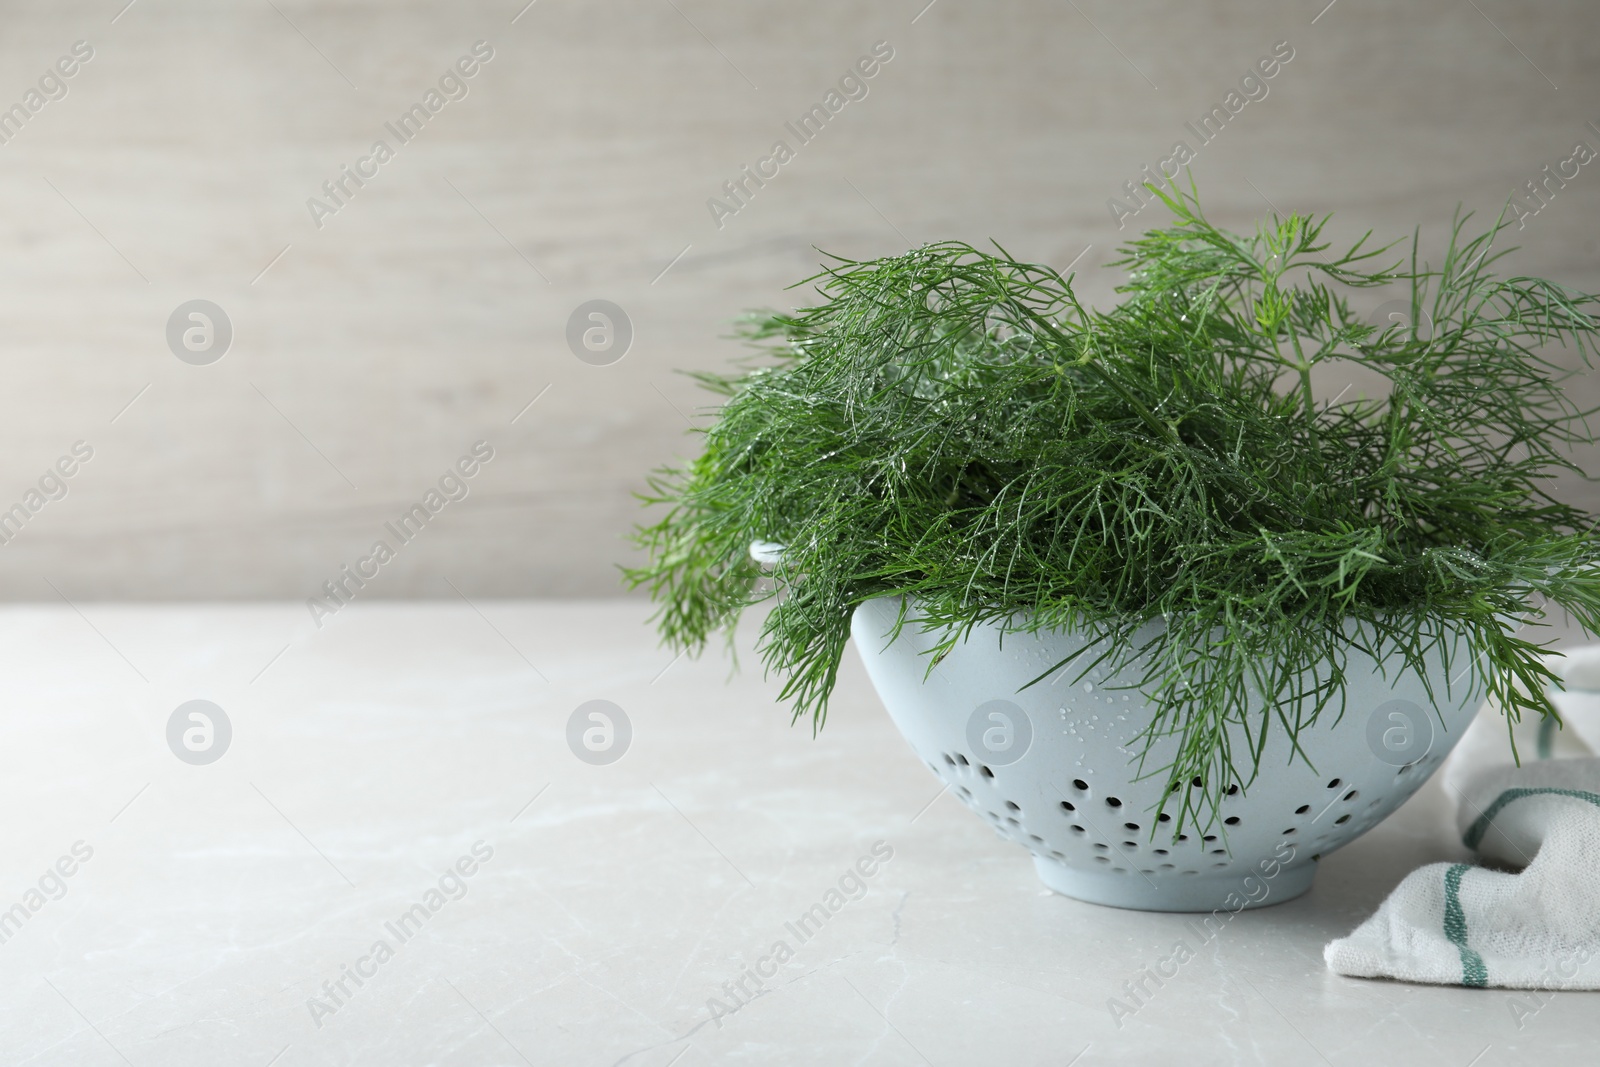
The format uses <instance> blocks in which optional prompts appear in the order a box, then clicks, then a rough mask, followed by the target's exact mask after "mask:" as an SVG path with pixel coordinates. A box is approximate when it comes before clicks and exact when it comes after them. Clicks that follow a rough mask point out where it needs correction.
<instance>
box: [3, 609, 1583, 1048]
mask: <svg viewBox="0 0 1600 1067" xmlns="http://www.w3.org/2000/svg"><path fill="white" fill-rule="evenodd" d="M645 614H646V612H645V610H644V608H643V606H642V605H639V604H637V603H629V602H612V603H582V602H575V603H522V602H504V601H502V602H494V601H478V602H476V603H475V604H465V603H461V602H459V601H458V602H456V603H454V604H449V603H436V604H427V605H421V604H381V603H374V604H355V605H352V606H351V607H350V608H349V609H348V610H346V611H343V612H341V613H340V614H339V615H338V616H337V617H335V618H334V619H332V620H331V621H328V623H327V625H326V626H325V627H324V628H323V629H322V630H320V631H318V630H316V629H315V628H314V627H313V626H312V624H311V622H310V620H309V618H308V616H307V615H306V613H305V610H304V608H303V607H302V606H299V605H292V604H275V605H250V606H234V607H226V606H195V605H188V606H160V607H149V606H108V605H98V604H79V605H77V606H76V607H68V606H55V607H11V608H7V609H5V610H3V611H0V657H3V661H4V668H5V673H4V676H5V677H6V679H7V681H8V684H7V687H6V689H7V694H8V697H9V707H8V709H7V714H6V715H5V716H4V720H3V731H4V733H3V738H0V810H4V811H5V813H6V815H7V819H6V823H7V833H6V838H5V842H6V847H5V848H4V849H3V850H0V936H4V938H5V940H4V941H3V943H0V1061H3V1062H4V1063H7V1064H29V1065H36V1064H74V1065H78V1064H84V1065H98V1064H106V1065H113V1064H119V1063H126V1064H132V1065H134V1067H146V1065H157V1064H161V1065H166V1064H172V1065H189V1064H195V1065H207V1067H210V1065H215V1064H244V1065H252V1067H263V1065H266V1064H269V1063H272V1064H276V1065H278V1067H299V1065H309V1064H342V1063H368V1064H384V1065H390V1064H524V1063H526V1064H540V1065H543V1064H559V1065H580V1064H627V1065H630V1067H665V1065H667V1064H676V1065H678V1067H697V1065H700V1064H710V1063H749V1064H779V1063H783V1064H787V1063H808V1064H828V1065H837V1064H922V1063H929V1064H937V1065H940V1067H944V1065H947V1064H949V1065H956V1064H977V1063H985V1064H1005V1065H1012V1064H1028V1065H1034V1064H1037V1065H1047V1064H1049V1065H1058V1067H1060V1065H1066V1064H1072V1063H1076V1064H1078V1065H1080V1067H1092V1065H1096V1064H1104V1063H1149V1064H1162V1065H1168V1064H1184V1065H1188V1067H1200V1065H1205V1064H1233V1063H1242V1064H1282V1063H1300V1064H1316V1063H1328V1064H1337V1065H1344V1064H1351V1065H1355V1064H1369V1063H1380V1062H1387V1063H1406V1064H1439V1065H1443V1067H1468V1065H1469V1064H1473V1065H1476V1067H1497V1065H1502V1064H1513V1063H1569V1062H1570V1063H1575V1062H1593V1059H1594V1056H1595V1048H1596V1045H1597V1042H1600V1021H1597V1011H1596V1009H1597V1008H1600V998H1597V997H1596V996H1594V995H1590V994H1578V993H1563V994H1556V995H1553V996H1547V997H1545V998H1543V1004H1542V1006H1541V1007H1539V1010H1537V1011H1536V1012H1535V1013H1533V1014H1531V1015H1528V1014H1527V1013H1526V1012H1524V1013H1523V1017H1522V1018H1521V1019H1520V1026H1519V1019H1518V1013H1516V1012H1514V1011H1513V1010H1512V999H1513V998H1512V997H1511V996H1510V995H1508V994H1507V993H1505V992H1504V991H1496V990H1464V989H1439V988H1425V987H1415V986H1408V985H1401V984H1394V983H1387V982H1366V981H1355V980H1350V979H1345V978H1341V977H1337V976H1335V975H1332V974H1330V973H1329V972H1328V971H1327V970H1326V969H1325V968H1324V966H1323V963H1322V956H1321V950H1322V945H1323V944H1324V943H1325V942H1326V941H1327V940H1328V939H1329V938H1331V937H1333V936H1336V935H1339V934H1342V933H1344V932H1346V931H1347V930H1349V929H1350V928H1351V927H1352V926H1354V925H1355V923H1356V922H1357V921H1358V920H1359V919H1361V918H1362V917H1363V916H1365V915H1366V914H1367V913H1368V912H1369V911H1370V910H1371V909H1372V908H1373V907H1374V906H1375V905H1376V904H1377V902H1378V901H1379V900H1380V899H1381V898H1382V897H1383V895H1384V894H1385V893H1386V892H1387V891H1388V890H1389V889H1390V888H1392V887H1393V886H1394V884H1395V883H1396V882H1397V881H1398V880H1399V879H1400V877H1401V876H1402V875H1403V874H1404V873H1405V872H1406V871H1408V870H1410V869H1411V868H1412V867H1413V866H1415V865H1417V864H1419V863H1422V862H1427V861H1432V860H1437V859H1443V858H1447V857H1452V856H1456V855H1458V853H1457V852H1456V850H1455V849H1453V848H1452V847H1451V845H1450V843H1449V841H1448V838H1447V836H1446V835H1445V834H1444V833H1443V831H1442V829H1441V824H1442V815H1443V801H1442V798H1441V797H1440V796H1439V795H1438V794H1437V793H1436V792H1435V791H1434V789H1433V788H1432V787H1430V788H1428V789H1426V790H1424V792H1422V793H1421V794H1419V795H1418V796H1417V797H1416V798H1415V799H1414V800H1413V801H1412V802H1411V803H1410V804H1409V805H1407V806H1406V807H1405V808H1404V809H1402V810H1401V811H1400V812H1399V813H1398V814H1397V815H1396V816H1395V817H1394V818H1392V819H1390V820H1389V821H1388V822H1387V823H1385V824H1384V825H1382V826H1380V827H1379V828H1378V829H1376V830H1375V831H1373V832H1372V833H1371V834H1369V835H1367V836H1366V837H1365V838H1363V839H1361V840H1359V841H1357V842H1356V843H1355V844H1353V845H1351V846H1350V847H1348V848H1346V849H1344V850H1343V851H1340V852H1338V853H1335V854H1333V855H1331V856H1329V857H1327V858H1325V859H1324V860H1323V862H1322V870H1321V873H1320V874H1319V876H1318V879H1317V882H1316V885H1315V888H1314V889H1313V890H1312V891H1311V892H1310V893H1309V894H1308V895H1306V896H1305V897H1302V898H1300V899H1298V900H1295V901H1292V902H1290V903H1287V904H1283V905H1281V906H1277V907H1271V908H1266V909H1263V910H1261V911H1258V912H1247V913H1243V914H1240V915H1239V916H1238V917H1237V918H1235V919H1234V920H1233V921H1232V922H1231V923H1230V924H1229V926H1228V928H1227V929H1226V930H1224V932H1223V933H1222V934H1221V935H1219V936H1218V937H1216V939H1215V940H1213V941H1212V942H1211V943H1209V944H1207V945H1205V946H1204V947H1203V948H1201V949H1200V950H1199V952H1198V954H1197V956H1196V958H1195V959H1193V960H1192V961H1190V962H1188V963H1187V964H1185V965H1184V967H1183V968H1182V969H1181V970H1180V972H1179V974H1178V975H1177V977H1175V978H1173V979H1171V980H1169V981H1167V982H1166V983H1165V984H1164V985H1163V986H1162V987H1161V988H1160V989H1158V990H1156V991H1155V995H1154V996H1153V997H1151V998H1150V999H1149V1001H1148V1002H1147V1003H1146V1004H1145V1005H1144V1006H1143V1007H1142V1008H1141V1009H1140V1010H1139V1011H1138V1012H1137V1013H1136V1015H1134V1016H1133V1017H1132V1018H1129V1019H1124V1020H1121V1025H1120V1026H1119V1025H1118V1024H1117V1021H1116V1020H1114V1019H1113V1017H1112V1015H1111V1013H1110V1011H1109V1010H1108V1006H1107V1002H1108V999H1109V998H1111V997H1113V996H1120V995H1121V990H1122V985H1123V983H1124V982H1125V981H1129V980H1132V979H1134V978H1136V977H1137V976H1138V974H1139V972H1141V971H1142V970H1143V969H1144V968H1146V967H1147V966H1150V965H1151V964H1152V963H1153V962H1154V961H1155V960H1157V959H1159V958H1161V957H1163V956H1165V955H1166V954H1167V953H1168V952H1169V951H1170V949H1171V946H1172V944H1173V942H1174V941H1175V940H1176V939H1177V938H1178V937H1179V936H1181V935H1183V933H1184V927H1183V924H1184V922H1185V920H1184V918H1183V917H1180V916H1165V915H1151V914H1142V913H1135V912H1126V911H1118V910H1114V909H1108V908H1099V907H1094V906H1092V905H1087V904H1080V903H1077V902H1075V901H1072V900H1068V899H1066V898H1063V897H1059V896H1053V895H1051V894H1049V893H1048V892H1046V891H1044V890H1043V889H1042V888H1041V886H1040V885H1039V883H1038V881H1037V879H1036V878H1035V876H1034V874H1033V870H1032V866H1031V864H1030V863H1029V861H1028V857H1027V855H1026V854H1025V853H1024V852H1022V851H1021V850H1019V849H1017V848H1016V847H1015V846H1014V845H1011V844H1008V843H1005V842H1002V841H1000V840H997V839H996V837H995V835H994V833H993V832H992V831H991V830H989V829H988V828H987V827H986V826H985V825H983V824H982V823H980V822H979V821H978V820H976V819H974V818H973V817H972V816H971V815H970V814H969V813H968V812H967V811H966V810H965V809H964V808H962V807H961V806H960V805H959V804H958V803H957V802H956V801H955V800H953V799H951V798H950V797H948V796H944V797H938V799H934V798H935V797H936V795H937V791H938V786H937V784H936V783H935V781H934V779H933V778H932V777H931V776H930V775H929V774H928V771H927V769H926V768H925V767H923V766H922V765H921V764H920V763H919V762H918V761H917V760H916V759H915V758H914V757H913V756H912V755H911V753H910V751H909V750H908V749H907V748H906V747H905V745H904V744H903V742H901V741H900V739H899V737H898V735H896V734H895V732H894V731H893V729H892V727H891V726H890V724H889V722H888V719H887V717H886V716H885V715H884V713H883V711H882V709H881V708H880V707H879V706H878V704H877V702H876V699H875V697H874V696H873V694H872V692H871V690H870V688H869V687H868V685H867V683H866V680H865V678H864V676H863V674H862V671H861V669H860V665H859V663H858V662H857V661H856V660H855V658H854V655H853V653H852V655H851V656H850V658H849V660H848V661H847V663H846V666H845V670H844V673H843V676H842V681H841V683H840V687H839V692H838V695H837V697H836V700H835V703H834V707H833V713H832V716H831V719H830V722H829V725H828V726H827V728H826V729H825V730H824V731H823V732H822V733H821V735H820V736H819V737H818V738H816V739H815V740H814V739H813V738H812V736H811V731H810V730H809V729H808V728H806V727H805V726H803V725H802V726H799V727H794V728H791V727H790V726H789V724H788V716H787V714H786V713H785V712H784V711H783V710H782V709H781V708H780V707H778V706H776V705H775V702H774V698H775V695H776V691H777V686H776V685H775V684H774V683H773V682H771V681H764V680H763V679H762V678H761V677H760V673H759V670H758V669H756V664H755V661H754V659H753V657H751V656H750V655H749V654H748V652H746V654H745V655H744V657H743V665H744V670H743V673H741V674H738V675H736V676H733V677H732V678H731V679H730V678H729V673H728V664H727V661H726V659H724V658H722V657H721V656H708V657H707V658H706V659H704V660H702V661H698V662H695V661H689V660H683V661H678V662H673V660H672V657H671V656H670V655H669V654H666V653H663V652H662V651H661V650H659V649H658V648H657V647H656V646H655V642H654V638H653V636H652V634H651V633H650V631H648V630H647V629H646V628H644V627H643V625H642V621H643V619H644V616H645ZM744 643H745V645H746V646H748V640H746V641H745V642H744ZM285 646H287V648H286V647H285ZM194 699H204V700H209V701H212V702H214V703H215V704H216V705H217V706H219V707H221V708H222V709H223V710H224V712H225V713H226V715H227V718H228V720H229V722H230V723H231V727H232V738H231V741H230V743H229V746H228V749H227V751H226V752H225V754H224V755H223V756H222V757H221V758H220V759H218V760H216V761H215V762H213V763H210V764H206V765H191V764H189V763H186V762H183V761H181V760H180V759H178V758H177V757H176V756H175V755H174V753H173V751H172V750H171V749H169V747H168V743H167V736H166V732H167V722H168V719H169V717H170V716H171V715H172V713H173V711H174V709H176V708H177V707H178V706H179V705H180V704H183V703H184V702H186V701H189V700H194ZM591 699H606V700H611V701H614V702H615V703H616V704H617V705H619V706H621V707H622V708H624V709H625V710H626V713H627V715H628V717H629V719H630V721H631V724H632V728H633V737H632V741H631V746H630V748H629V750H628V751H627V753H626V755H625V756H624V757H623V758H622V759H620V760H619V761H617V762H615V763H612V764H610V765H605V766H592V765H589V764H586V763H584V762H582V761H580V760H579V759H577V758H576V757H575V756H574V755H573V753H572V751H571V750H570V749H569V748H568V745H567V742H566V724H567V720H568V718H569V716H570V715H571V713H572V712H573V710H574V709H575V708H576V707H577V706H578V705H579V704H580V703H582V702H584V701H587V700H591ZM199 740H200V739H198V738H197V739H196V743H198V742H199ZM930 800H932V801H933V802H932V803H931V804H930ZM877 842H883V844H880V845H877V849H878V857H880V858H874V857H873V849H874V844H875V843H877ZM74 848H76V850H77V854H76V856H74ZM474 849H476V856H474ZM890 850H892V857H891V858H889V859H887V860H882V859H881V857H882V856H883V854H885V853H887V852H889V851H890ZM86 853H89V855H88V858H87V859H84V858H82V857H83V856H84V855H85V854H86ZM485 856H487V857H488V858H486V859H485V858H483V857H485ZM63 857H65V859H64V860H63ZM858 861H865V862H862V864H861V868H860V869H862V870H869V871H870V872H871V873H870V876H867V877H863V878H861V879H860V882H859V884H863V885H864V886H865V892H864V895H860V897H859V899H854V900H848V901H846V902H845V903H844V905H843V906H842V907H841V908H839V910H838V911H837V913H836V914H833V915H832V917H831V918H830V920H829V921H828V922H827V923H826V924H825V925H823V926H822V927H821V929H820V930H819V931H816V932H814V934H812V936H809V937H808V938H806V939H805V940H802V939H801V938H800V937H797V936H796V935H795V933H794V932H793V931H791V929H790V928H789V927H788V926H786V923H790V922H792V921H793V920H795V919H796V918H797V917H798V916H800V915H801V914H802V913H803V912H805V911H806V910H807V909H808V908H810V907H811V905H813V904H815V903H817V902H819V901H823V900H824V899H825V897H826V894H827V893H828V891H829V890H830V888H833V887H835V886H837V885H838V884H839V882H840V879H841V878H842V877H843V878H845V887H846V889H849V890H855V888H856V885H857V884H858V883H857V882H856V881H855V880H853V879H851V878H849V877H846V876H847V873H848V872H849V871H850V870H851V869H852V868H853V867H854V866H855V865H856V864H857V863H858ZM58 863H60V865H61V866H60V868H59V869H60V870H61V871H66V870H70V871H71V872H72V873H71V875H70V876H66V877H63V876H62V875H61V874H60V873H52V872H56V871H57V868H56V865H57V864H58ZM457 864H459V865H460V866H459V869H458V868H457V866H456V865H457ZM458 870H459V871H470V872H471V873H470V875H463V874H461V873H454V872H457V871H458ZM441 884H442V890H441ZM30 890H39V891H38V892H37V893H36V894H33V895H30ZM430 890H432V891H433V892H434V894H435V895H434V896H432V897H431V898H430V896H429V892H430ZM17 904H20V905H22V908H21V911H20V912H18V911H13V912H11V913H10V914H11V915H12V916H13V918H12V921H11V923H10V924H9V925H7V924H6V922H5V917H4V915H5V913H4V912H3V909H9V908H12V907H13V905H17ZM30 904H34V905H36V910H29V905H30ZM419 904H420V905H421V907H419V908H414V907H413V906H414V905H419ZM430 905H431V907H430ZM408 909H412V910H410V911H408ZM408 914H409V916H410V918H409V919H408V920H406V921H405V922H404V923H403V924H402V923H401V920H402V917H404V916H407V915H408ZM19 915H20V916H21V917H20V918H18V917H17V916H19ZM397 924H400V925H397ZM379 941H383V942H385V943H386V945H387V946H388V952H387V953H385V952H383V951H380V952H379V953H378V955H377V956H375V955H374V954H373V948H374V946H375V943H377V942H379ZM780 941H781V942H784V943H785V944H786V946H787V947H788V949H791V950H792V952H793V954H792V957H791V956H789V955H788V954H787V953H786V952H785V953H782V955H784V956H785V958H784V959H782V960H781V961H780V960H778V959H776V958H767V959H766V961H765V962H763V959H764V958H766V957H768V956H769V954H770V952H771V951H772V949H773V946H774V944H775V943H776V942H780ZM380 956H381V957H382V958H381V959H380V958H379V957H380ZM346 967H350V968H355V969H357V970H358V971H359V972H361V974H363V975H364V977H361V978H360V979H359V984H358V983H357V980H356V979H353V978H350V977H347V972H346V970H345V968H346ZM751 968H761V969H763V970H765V971H766V972H767V974H768V975H769V976H768V977H763V978H761V979H760V986H759V987H758V986H757V984H756V980H755V979H754V978H750V977H745V975H746V973H747V971H748V970H749V969H751ZM741 979H742V980H743V981H744V984H745V989H746V990H747V991H749V992H753V993H756V994H758V995H754V996H751V997H748V998H744V999H746V1000H747V1002H746V1003H744V1004H743V1006H740V1007H739V1008H738V1010H737V1011H733V1012H732V1013H731V1014H729V1015H727V1016H725V1017H719V1018H716V1019H713V1018H712V1015H711V1013H710V1011H709V1010H708V1001H709V1000H711V999H712V998H715V999H717V1000H719V1001H721V1002H723V1003H724V1004H726V1005H727V1006H728V1007H730V1008H731V1007H733V1006H735V1004H736V1001H735V1000H734V998H733V997H732V996H731V995H730V994H729V993H728V992H726V991H725V988H724V984H725V983H737V982H739V981H740V980H741ZM341 982H342V983H343V988H342V992H341V989H340V984H339V983H341ZM324 983H327V985H326V986H325V984H324ZM311 998H319V1000H318V1001H312V999H311ZM318 1003H320V1005H321V1007H320V1008H318V1007H317V1004H318ZM1475 1057H1476V1059H1475Z"/></svg>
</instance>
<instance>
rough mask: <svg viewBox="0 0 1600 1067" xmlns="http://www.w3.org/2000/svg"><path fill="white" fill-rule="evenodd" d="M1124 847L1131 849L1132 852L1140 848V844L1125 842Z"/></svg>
mask: <svg viewBox="0 0 1600 1067" xmlns="http://www.w3.org/2000/svg"><path fill="white" fill-rule="evenodd" d="M1122 847H1123V848H1126V849H1130V850H1132V849H1137V848H1138V847H1139V842H1137V841H1124V842H1123V843H1122Z"/></svg>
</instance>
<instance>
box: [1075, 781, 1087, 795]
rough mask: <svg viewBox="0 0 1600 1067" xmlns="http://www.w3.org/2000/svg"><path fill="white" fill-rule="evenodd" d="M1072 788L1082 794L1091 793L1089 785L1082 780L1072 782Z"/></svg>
mask: <svg viewBox="0 0 1600 1067" xmlns="http://www.w3.org/2000/svg"><path fill="white" fill-rule="evenodd" d="M1072 788H1074V789H1076V790H1077V791H1078V792H1080V793H1087V792H1088V791H1089V783H1088V782H1086V781H1084V780H1083V779H1082V778H1074V779H1073V780H1072Z"/></svg>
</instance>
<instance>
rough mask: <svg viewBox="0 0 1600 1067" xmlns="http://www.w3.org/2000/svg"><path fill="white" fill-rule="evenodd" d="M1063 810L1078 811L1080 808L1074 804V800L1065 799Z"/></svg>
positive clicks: (1062, 805)
mask: <svg viewBox="0 0 1600 1067" xmlns="http://www.w3.org/2000/svg"><path fill="white" fill-rule="evenodd" d="M1061 810H1062V811H1077V810H1078V809H1077V808H1075V807H1073V806H1072V801H1070V800H1063V801H1062V802H1061Z"/></svg>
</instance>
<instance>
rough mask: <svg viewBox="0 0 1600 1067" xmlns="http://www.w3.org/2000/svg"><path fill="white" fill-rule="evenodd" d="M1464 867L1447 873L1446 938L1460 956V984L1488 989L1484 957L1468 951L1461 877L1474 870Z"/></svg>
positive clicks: (1445, 880) (1467, 865) (1465, 865)
mask: <svg viewBox="0 0 1600 1067" xmlns="http://www.w3.org/2000/svg"><path fill="white" fill-rule="evenodd" d="M1471 869H1472V868H1471V866H1470V865H1469V864H1465V863H1453V864H1451V865H1450V867H1449V868H1448V869H1447V870H1446V871H1445V872H1444V936H1446V937H1448V938H1449V939H1450V943H1451V944H1453V945H1455V947H1456V949H1457V950H1458V951H1459V952H1460V953H1461V984H1462V985H1470V986H1485V985H1488V984H1489V971H1488V968H1486V967H1484V965H1483V957H1482V956H1480V955H1478V954H1477V953H1476V952H1474V951H1473V950H1472V949H1470V948H1468V947H1467V916H1466V913H1465V912H1463V911H1462V910H1461V876H1462V875H1463V874H1465V873H1467V871H1469V870H1471Z"/></svg>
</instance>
